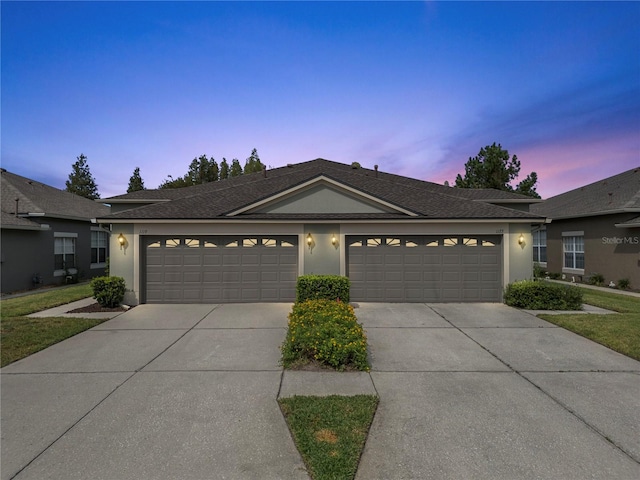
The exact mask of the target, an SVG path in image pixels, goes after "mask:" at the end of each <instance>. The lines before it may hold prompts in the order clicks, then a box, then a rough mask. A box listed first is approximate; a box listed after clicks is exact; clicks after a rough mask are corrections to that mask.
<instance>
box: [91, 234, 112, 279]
mask: <svg viewBox="0 0 640 480" xmlns="http://www.w3.org/2000/svg"><path fill="white" fill-rule="evenodd" d="M91 231H92V232H104V233H106V234H107V247H106V248H107V253H109V236H110V235H111V232H109V230H105V229H104V228H100V227H91ZM89 241H91V239H89ZM89 248H93V247H91V246H89ZM107 258H108V257H107ZM106 266H107V262H100V263H92V264H91V265H89V268H90V269H92V270H93V269H96V268H105V267H106Z"/></svg>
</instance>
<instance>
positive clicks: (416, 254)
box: [347, 235, 502, 302]
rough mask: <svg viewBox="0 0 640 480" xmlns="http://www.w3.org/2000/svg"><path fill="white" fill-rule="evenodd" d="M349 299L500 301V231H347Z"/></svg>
mask: <svg viewBox="0 0 640 480" xmlns="http://www.w3.org/2000/svg"><path fill="white" fill-rule="evenodd" d="M347 245H348V249H349V250H348V270H349V271H348V275H349V278H350V279H351V299H352V300H353V301H362V302H365V301H366V302H499V301H501V299H502V237H501V236H455V235H450V236H412V237H408V236H382V235H379V236H373V235H370V236H349V237H347Z"/></svg>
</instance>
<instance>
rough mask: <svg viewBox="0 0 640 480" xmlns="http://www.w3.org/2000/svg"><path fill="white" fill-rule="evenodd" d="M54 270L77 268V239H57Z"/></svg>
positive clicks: (55, 242)
mask: <svg viewBox="0 0 640 480" xmlns="http://www.w3.org/2000/svg"><path fill="white" fill-rule="evenodd" d="M53 259H54V268H55V269H56V270H67V269H70V268H76V239H75V237H55V238H54V248H53Z"/></svg>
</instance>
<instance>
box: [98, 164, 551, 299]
mask: <svg viewBox="0 0 640 480" xmlns="http://www.w3.org/2000/svg"><path fill="white" fill-rule="evenodd" d="M105 201H107V202H109V203H110V204H111V206H112V212H114V213H113V214H112V215H109V216H105V217H101V218H99V219H98V221H99V222H101V223H111V225H112V232H113V235H112V237H111V238H112V240H111V249H112V255H111V263H110V268H111V273H112V274H113V275H119V276H122V277H124V278H125V280H126V283H127V286H128V289H129V291H128V292H127V297H126V301H128V302H130V303H132V304H133V303H138V302H141V303H225V302H228V303H232V302H280V301H282V302H291V301H294V300H295V284H296V278H297V277H298V276H299V275H303V274H312V273H314V274H338V275H347V276H348V277H349V278H350V279H351V299H352V300H353V301H356V302H357V301H366V302H499V301H501V299H502V292H503V288H504V286H505V285H506V284H507V283H509V282H512V281H515V280H520V279H525V278H530V277H531V276H532V266H533V262H532V259H531V256H532V251H531V233H530V232H531V224H540V223H543V222H544V221H545V218H543V217H540V216H537V215H533V214H531V213H529V212H528V211H527V210H528V205H529V204H530V203H533V202H536V200H534V199H530V198H527V197H524V196H522V195H518V194H513V193H508V192H502V191H497V190H465V189H458V188H452V187H446V186H443V185H438V184H435V183H430V182H424V181H420V180H415V179H411V178H407V177H402V176H398V175H391V174H387V173H382V172H378V170H377V167H376V169H375V170H370V169H365V168H354V167H352V166H349V165H344V164H340V163H335V162H331V161H328V160H323V159H317V160H312V161H309V162H304V163H299V164H295V165H289V166H287V167H282V168H276V169H271V170H264V171H263V172H262V173H254V174H249V175H242V176H239V177H235V178H229V179H226V180H222V181H219V182H211V183H207V184H203V185H197V186H193V187H187V188H182V189H175V190H145V191H138V192H133V193H130V194H126V195H121V196H117V197H113V198H109V199H105ZM119 240H120V241H121V242H122V244H120V242H119Z"/></svg>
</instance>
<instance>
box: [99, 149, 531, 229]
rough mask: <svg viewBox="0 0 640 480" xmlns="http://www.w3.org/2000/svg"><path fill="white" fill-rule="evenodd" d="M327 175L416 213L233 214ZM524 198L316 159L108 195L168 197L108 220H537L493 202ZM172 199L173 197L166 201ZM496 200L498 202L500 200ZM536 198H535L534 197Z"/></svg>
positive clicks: (150, 198) (119, 198)
mask: <svg viewBox="0 0 640 480" xmlns="http://www.w3.org/2000/svg"><path fill="white" fill-rule="evenodd" d="M320 178H325V179H329V180H331V181H334V182H336V183H338V184H341V185H344V186H345V187H348V188H350V189H352V190H355V191H357V192H360V193H362V194H365V195H368V196H370V197H373V198H375V199H377V200H379V201H382V202H385V203H387V204H391V205H394V206H396V207H398V208H400V209H403V210H408V211H410V212H412V213H413V214H414V215H415V216H408V215H402V214H399V213H395V212H394V213H377V214H335V213H333V214H331V213H327V214H313V215H310V214H272V213H268V214H265V213H255V212H252V211H251V210H249V211H247V212H246V213H241V214H238V215H234V216H228V214H229V213H231V212H234V211H236V210H239V209H242V208H245V207H247V206H250V205H252V204H254V203H256V202H260V201H263V200H266V199H268V198H270V197H272V196H274V195H278V194H281V193H283V192H286V191H288V190H290V189H293V188H295V187H297V186H301V185H302V184H304V183H306V182H309V181H312V180H314V179H320ZM524 198H527V197H524V196H522V195H519V194H513V193H510V192H501V191H498V190H470V189H459V188H454V187H446V186H444V185H439V184H436V183H431V182H425V181H422V180H416V179H412V178H408V177H402V176H399V175H393V174H388V173H383V172H376V171H375V170H370V169H366V168H357V169H354V168H352V167H351V166H350V165H345V164H341V163H336V162H332V161H329V160H324V159H316V160H311V161H308V162H303V163H298V164H295V165H289V166H287V167H281V168H276V169H272V170H267V171H266V177H265V176H264V175H263V173H253V174H248V175H241V176H239V177H234V178H229V179H226V180H222V181H218V182H211V183H207V184H203V185H197V186H193V187H187V188H181V189H173V190H171V189H169V190H146V191H139V192H134V193H131V194H126V195H120V196H117V197H112V198H109V199H105V201H106V202H109V203H111V202H113V203H118V202H119V201H120V202H125V201H132V200H140V201H145V200H146V201H153V200H165V201H164V202H161V203H153V204H150V205H147V206H143V207H139V208H133V209H130V210H125V211H122V212H118V213H115V214H113V215H110V216H108V217H101V218H104V219H105V221H109V220H116V219H119V220H135V219H149V220H151V219H155V220H177V219H181V220H182V219H194V220H197V219H202V220H204V219H225V220H229V219H235V220H245V219H246V220H258V219H272V220H291V221H295V220H300V221H303V220H307V219H309V220H311V219H317V220H325V219H326V220H340V219H349V220H372V219H380V220H393V219H404V220H407V219H425V218H429V219H452V218H455V219H520V220H525V219H532V220H539V219H540V217H539V216H537V215H532V214H530V213H527V212H522V211H519V210H515V209H511V208H505V207H503V206H498V205H493V204H491V203H487V202H488V200H487V201H473V200H483V199H492V200H496V199H498V200H500V201H501V202H502V201H508V200H517V201H522V200H523V199H524ZM166 200H170V201H166ZM498 200H496V201H498ZM531 201H532V202H533V201H535V199H531Z"/></svg>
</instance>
